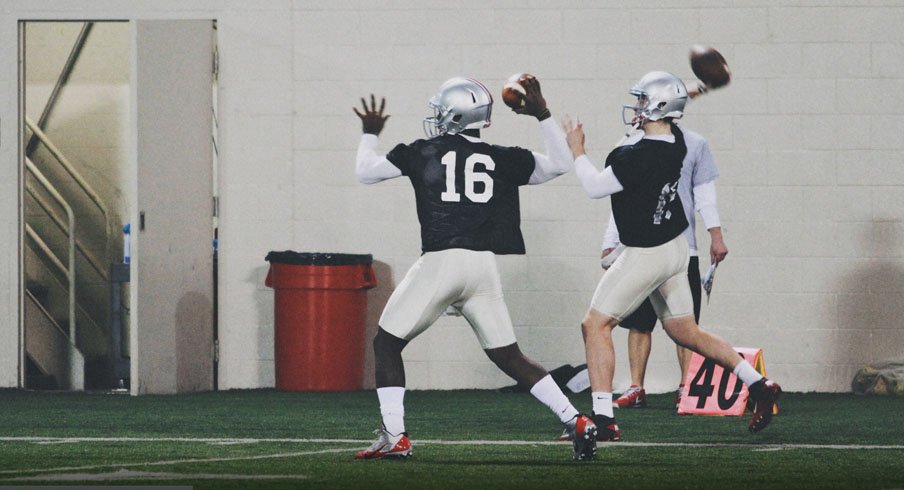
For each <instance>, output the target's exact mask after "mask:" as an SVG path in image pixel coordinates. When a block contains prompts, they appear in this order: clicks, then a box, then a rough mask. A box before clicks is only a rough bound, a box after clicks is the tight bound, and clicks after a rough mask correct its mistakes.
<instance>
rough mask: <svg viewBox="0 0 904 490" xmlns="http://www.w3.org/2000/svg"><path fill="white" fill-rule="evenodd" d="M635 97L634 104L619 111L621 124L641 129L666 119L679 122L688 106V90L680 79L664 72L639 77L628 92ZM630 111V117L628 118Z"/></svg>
mask: <svg viewBox="0 0 904 490" xmlns="http://www.w3.org/2000/svg"><path fill="white" fill-rule="evenodd" d="M628 93H630V94H631V95H633V96H635V97H637V103H636V104H634V105H626V106H624V107H623V108H622V121H624V123H625V124H629V125H632V126H634V127H635V128H640V127H641V126H643V124H644V122H646V121H658V120H660V119H663V118H666V117H672V118H675V119H680V118H681V116H683V115H684V105H685V104H686V103H687V87H685V86H684V82H682V81H681V79H680V78H678V77H676V76H675V75H672V74H671V73H666V72H664V71H651V72H650V73H647V74H646V75H644V76H642V77H641V78H640V80H638V81H637V83H635V84H634V86H633V87H631V90H629V91H628ZM629 109H630V110H631V112H632V113H633V116H632V118H631V119H628V117H627V111H628V110H629Z"/></svg>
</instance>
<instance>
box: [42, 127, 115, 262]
mask: <svg viewBox="0 0 904 490" xmlns="http://www.w3.org/2000/svg"><path fill="white" fill-rule="evenodd" d="M25 125H26V126H28V128H29V129H31V131H32V133H33V134H34V135H35V136H37V137H38V139H39V140H40V141H41V142H42V143H44V146H46V147H47V150H49V151H50V154H51V155H53V157H54V158H55V159H56V161H58V162H60V165H62V166H63V168H64V169H65V170H66V172H67V173H68V174H69V175H70V176H71V177H72V178H73V179H74V180H75V182H76V183H77V184H78V185H79V187H81V188H82V190H83V191H84V192H85V194H86V195H87V196H88V198H89V199H91V202H93V203H94V205H95V206H97V209H99V210H100V212H101V214H102V215H103V216H104V253H105V254H106V255H107V256H109V254H110V250H109V247H110V213H109V211H108V210H107V206H106V204H104V201H103V199H101V197H100V195H99V194H98V193H97V192H96V191H95V190H94V188H93V187H91V184H89V183H88V181H86V180H85V178H84V177H82V175H81V174H80V173H79V172H78V171H77V170H76V169H75V167H74V166H73V165H72V163H70V162H69V160H68V159H67V158H66V157H65V156H64V155H63V153H62V152H61V151H60V149H59V148H57V147H56V145H54V144H53V142H52V141H50V138H48V137H47V135H46V134H44V131H42V130H41V128H39V127H38V126H37V125H36V124H35V123H34V122H33V121H32V120H31V118H29V117H28V116H25Z"/></svg>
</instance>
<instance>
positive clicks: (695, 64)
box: [688, 46, 731, 88]
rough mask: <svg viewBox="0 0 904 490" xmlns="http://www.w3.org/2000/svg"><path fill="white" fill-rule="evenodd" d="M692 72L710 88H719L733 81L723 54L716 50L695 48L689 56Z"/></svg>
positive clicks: (701, 47)
mask: <svg viewBox="0 0 904 490" xmlns="http://www.w3.org/2000/svg"><path fill="white" fill-rule="evenodd" d="M688 57H689V58H690V61H691V70H693V71H694V75H696V76H697V78H699V79H700V81H701V82H703V83H704V84H706V85H707V87H709V88H719V87H723V86H725V85H728V82H730V81H731V70H730V69H729V68H728V62H726V61H725V58H724V57H723V56H722V53H720V52H718V51H716V50H715V48H707V47H703V46H694V47H692V48H691V52H690V54H689V55H688Z"/></svg>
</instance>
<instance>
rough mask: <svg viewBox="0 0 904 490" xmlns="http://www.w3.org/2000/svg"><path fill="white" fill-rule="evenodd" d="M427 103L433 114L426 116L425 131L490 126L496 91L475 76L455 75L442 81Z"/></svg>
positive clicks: (446, 131) (430, 133)
mask: <svg viewBox="0 0 904 490" xmlns="http://www.w3.org/2000/svg"><path fill="white" fill-rule="evenodd" d="M427 104H428V105H429V106H430V108H432V109H433V117H428V118H425V119H424V132H425V133H427V136H429V137H431V138H432V137H434V136H437V135H440V134H457V133H460V132H461V131H464V130H466V129H481V128H486V127H489V125H490V115H491V114H492V112H493V94H491V93H490V91H489V90H488V89H487V88H486V86H485V85H484V84H482V83H480V82H478V81H477V80H474V79H473V78H460V77H456V78H452V79H450V80H447V81H446V82H445V83H443V84H442V86H440V88H439V92H437V94H436V95H434V96H433V97H431V98H430V101H429V102H428V103H427Z"/></svg>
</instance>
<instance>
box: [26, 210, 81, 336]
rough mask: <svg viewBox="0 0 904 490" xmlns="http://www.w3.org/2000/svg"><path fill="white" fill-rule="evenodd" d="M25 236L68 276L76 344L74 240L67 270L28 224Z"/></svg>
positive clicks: (70, 309) (71, 325)
mask: <svg viewBox="0 0 904 490" xmlns="http://www.w3.org/2000/svg"><path fill="white" fill-rule="evenodd" d="M65 207H66V209H67V214H68V215H69V216H70V223H71V226H72V228H70V229H71V230H72V229H74V227H75V219H74V218H73V217H72V210H71V209H69V206H68V205H66V206H65ZM25 234H27V235H28V237H29V238H31V239H32V241H34V242H35V244H37V245H38V248H39V249H41V251H42V252H44V255H45V256H47V258H48V259H50V263H51V264H53V265H54V266H55V267H56V268H57V269H59V270H60V272H62V273H63V275H64V276H66V279H68V280H69V338H70V339H71V340H72V343H73V344H75V342H76V339H77V337H76V329H75V243H74V241H73V240H72V236H74V235H70V238H69V268H68V269H67V268H66V266H65V265H63V262H61V261H60V259H59V257H57V256H56V254H55V253H53V250H51V249H50V246H49V245H47V242H45V241H44V239H43V238H41V236H40V235H38V234H37V232H35V230H34V228H32V227H31V225H29V224H28V223H25Z"/></svg>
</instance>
